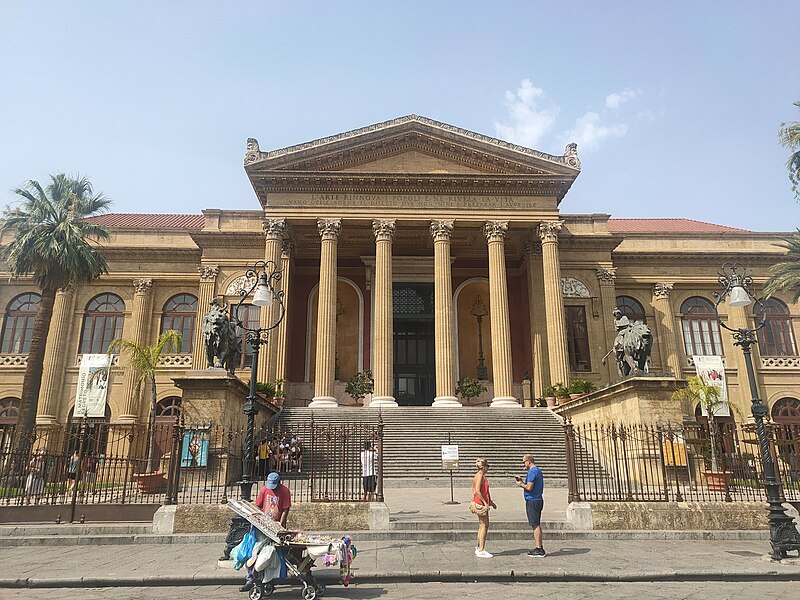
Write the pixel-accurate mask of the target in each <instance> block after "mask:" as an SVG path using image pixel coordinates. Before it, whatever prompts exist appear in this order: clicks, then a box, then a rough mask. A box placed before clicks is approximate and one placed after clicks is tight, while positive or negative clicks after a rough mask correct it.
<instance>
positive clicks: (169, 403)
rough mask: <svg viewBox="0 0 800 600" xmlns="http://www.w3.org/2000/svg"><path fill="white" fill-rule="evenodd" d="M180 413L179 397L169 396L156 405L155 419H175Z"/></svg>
mask: <svg viewBox="0 0 800 600" xmlns="http://www.w3.org/2000/svg"><path fill="white" fill-rule="evenodd" d="M180 413H181V397H180V396H170V397H169V398H164V399H163V400H159V401H158V403H157V404H156V417H177V416H178V415H179V414H180Z"/></svg>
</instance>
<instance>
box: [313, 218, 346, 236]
mask: <svg viewBox="0 0 800 600" xmlns="http://www.w3.org/2000/svg"><path fill="white" fill-rule="evenodd" d="M317 230H318V231H319V236H320V237H321V238H322V239H323V240H338V239H339V234H340V233H341V232H342V220H341V219H317Z"/></svg>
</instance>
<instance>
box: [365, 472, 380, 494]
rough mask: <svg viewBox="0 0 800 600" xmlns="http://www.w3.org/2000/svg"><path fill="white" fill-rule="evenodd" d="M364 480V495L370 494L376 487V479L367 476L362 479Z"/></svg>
mask: <svg viewBox="0 0 800 600" xmlns="http://www.w3.org/2000/svg"><path fill="white" fill-rule="evenodd" d="M362 479H363V480H364V493H365V494H370V493H372V492H374V491H375V488H377V487H378V478H377V477H375V475H368V476H366V477H363V478H362Z"/></svg>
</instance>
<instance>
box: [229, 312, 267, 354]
mask: <svg viewBox="0 0 800 600" xmlns="http://www.w3.org/2000/svg"><path fill="white" fill-rule="evenodd" d="M231 311H233V308H231ZM239 317H240V318H241V319H242V323H244V326H245V327H247V328H248V329H258V326H259V325H260V323H261V322H260V312H259V310H258V306H255V305H253V304H245V305H243V306H242V308H241V310H240V311H239ZM231 322H233V321H231ZM236 333H237V335H238V336H239V340H240V343H241V351H242V362H241V368H242V369H247V368H250V367H252V366H253V347H252V346H251V345H250V344H248V343H247V335H245V334H246V332H244V331H242V330H241V329H240V328H239V327H237V328H236ZM263 350H264V349H263V348H262V349H260V350H259V352H261V351H263Z"/></svg>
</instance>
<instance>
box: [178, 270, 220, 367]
mask: <svg viewBox="0 0 800 600" xmlns="http://www.w3.org/2000/svg"><path fill="white" fill-rule="evenodd" d="M197 272H198V273H199V274H200V287H199V288H198V291H197V317H196V319H195V322H194V348H192V353H193V356H192V368H193V369H205V368H206V367H208V366H209V365H208V359H207V358H206V347H205V341H204V340H203V332H202V330H201V328H202V324H203V317H204V316H205V314H206V312H208V307H209V304H210V303H211V300H212V299H213V298H214V296H215V295H216V291H217V274H218V273H219V266H218V265H201V266H199V267H197ZM184 343H185V342H184Z"/></svg>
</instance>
